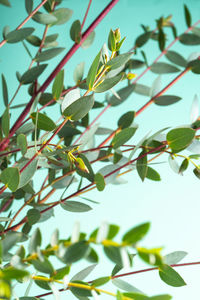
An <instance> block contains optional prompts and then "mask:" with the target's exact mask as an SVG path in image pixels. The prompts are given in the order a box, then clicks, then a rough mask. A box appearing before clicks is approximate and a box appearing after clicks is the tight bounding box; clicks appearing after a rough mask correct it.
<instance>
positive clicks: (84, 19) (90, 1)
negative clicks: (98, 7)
mask: <svg viewBox="0 0 200 300" xmlns="http://www.w3.org/2000/svg"><path fill="white" fill-rule="evenodd" d="M91 4H92V0H89V4H88V7H87V10H86V13H85V16H84V18H83V22H82V24H81V30H82V29H83V26H84V24H85V21H86V18H87V15H88V12H89V9H90V6H91Z"/></svg>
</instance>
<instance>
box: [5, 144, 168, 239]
mask: <svg viewBox="0 0 200 300" xmlns="http://www.w3.org/2000/svg"><path fill="white" fill-rule="evenodd" d="M165 145H166V142H163V144H162V145H160V146H159V147H156V148H154V149H152V150H150V151H149V152H146V153H144V154H142V155H140V156H138V157H137V158H135V159H133V160H131V161H129V162H127V163H126V164H124V165H122V166H120V167H119V168H117V169H115V170H113V171H112V172H110V173H108V174H106V175H105V176H104V178H107V177H109V176H111V175H112V174H114V173H116V172H118V171H120V170H121V169H123V168H125V167H127V166H129V165H131V164H132V163H134V162H135V161H137V160H138V159H141V158H143V157H145V156H147V155H148V154H150V153H154V152H156V151H158V150H161V149H162V148H164V147H165ZM93 185H95V183H94V182H92V183H90V184H88V185H87V186H85V187H83V188H82V189H80V190H78V191H76V192H74V193H73V194H71V195H69V196H67V197H66V198H64V199H62V200H61V201H58V202H55V203H54V204H52V205H51V206H49V207H47V208H45V209H43V210H42V211H41V212H40V213H41V214H43V213H45V212H46V211H48V210H50V209H52V208H54V207H55V206H57V205H58V204H60V203H63V202H65V201H67V200H68V199H70V198H72V197H75V196H77V195H79V194H80V193H81V192H83V191H85V190H87V189H88V188H90V187H92V186H93ZM26 221H27V217H25V218H23V219H22V220H21V221H20V222H19V223H18V224H16V225H14V226H12V227H9V228H7V229H5V230H4V231H3V232H0V235H2V234H3V233H6V232H8V231H10V230H16V229H17V228H18V227H19V226H21V225H22V224H24V223H25V222H26Z"/></svg>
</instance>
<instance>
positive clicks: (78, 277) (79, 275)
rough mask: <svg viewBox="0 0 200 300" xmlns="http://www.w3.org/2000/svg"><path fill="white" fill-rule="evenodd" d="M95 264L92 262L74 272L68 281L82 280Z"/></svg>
mask: <svg viewBox="0 0 200 300" xmlns="http://www.w3.org/2000/svg"><path fill="white" fill-rule="evenodd" d="M96 266H97V264H93V265H91V266H89V267H87V268H85V269H83V270H81V271H80V272H78V273H77V274H75V275H74V276H73V277H72V279H71V280H70V281H74V280H84V279H85V278H86V277H87V276H88V275H89V274H90V273H91V272H92V271H93V270H94V268H95V267H96Z"/></svg>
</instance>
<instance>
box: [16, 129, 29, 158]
mask: <svg viewBox="0 0 200 300" xmlns="http://www.w3.org/2000/svg"><path fill="white" fill-rule="evenodd" d="M17 145H18V146H19V148H20V150H21V152H22V155H24V154H25V153H26V151H27V140H26V136H25V135H24V134H23V133H21V134H19V135H18V136H17Z"/></svg>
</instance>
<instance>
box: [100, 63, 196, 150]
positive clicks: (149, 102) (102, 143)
mask: <svg viewBox="0 0 200 300" xmlns="http://www.w3.org/2000/svg"><path fill="white" fill-rule="evenodd" d="M190 70H191V68H189V67H187V68H185V70H183V71H182V72H181V73H180V74H179V75H178V76H176V77H175V78H174V79H173V80H172V81H171V82H170V83H169V84H168V85H166V86H165V87H164V88H163V89H162V90H161V91H160V92H158V93H157V94H156V95H155V96H153V97H152V98H151V99H150V100H149V101H148V102H147V103H146V104H145V105H143V106H142V107H141V108H140V109H139V110H138V111H137V112H136V115H135V116H136V117H137V116H138V115H139V114H141V113H142V112H143V111H144V110H145V109H146V108H147V107H149V106H150V105H151V104H152V103H154V100H155V99H156V98H158V97H160V96H161V95H163V94H164V93H165V92H166V91H167V90H168V89H169V88H171V87H172V86H173V85H174V84H175V83H176V82H177V81H178V80H179V79H180V78H182V77H183V76H184V75H185V74H186V73H187V72H188V71H190ZM118 130H120V129H119V128H118V129H116V130H114V131H113V132H112V133H111V134H110V135H109V136H108V137H107V138H106V139H105V140H104V141H103V142H101V144H100V145H99V147H102V146H104V145H105V144H106V143H108V142H109V141H110V140H111V139H112V138H113V137H114V135H115V134H116V133H117V131H118Z"/></svg>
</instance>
